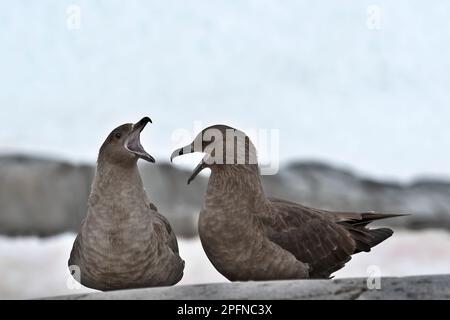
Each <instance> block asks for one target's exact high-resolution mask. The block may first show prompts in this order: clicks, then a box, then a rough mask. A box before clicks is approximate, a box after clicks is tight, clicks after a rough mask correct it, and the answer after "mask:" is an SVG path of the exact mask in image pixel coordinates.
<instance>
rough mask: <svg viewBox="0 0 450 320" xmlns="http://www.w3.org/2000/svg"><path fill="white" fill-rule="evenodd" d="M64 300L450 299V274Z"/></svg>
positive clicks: (123, 293)
mask: <svg viewBox="0 0 450 320" xmlns="http://www.w3.org/2000/svg"><path fill="white" fill-rule="evenodd" d="M48 299H63V300H96V299H101V300H113V299H139V300H141V299H164V300H166V299H167V300H172V299H174V300H197V299H198V300H208V299H210V300H216V299H217V300H222V299H224V300H228V299H244V300H245V299H256V300H274V299H306V300H310V299H326V300H349V299H352V300H359V299H363V300H379V299H386V300H392V299H414V300H416V299H446V300H447V299H450V275H435V276H414V277H402V278H381V279H380V289H369V288H368V286H367V279H365V278H349V279H338V280H293V281H268V282H234V283H212V284H199V285H187V286H175V287H161V288H147V289H135V290H123V291H111V292H96V293H89V294H81V295H70V296H60V297H52V298H48Z"/></svg>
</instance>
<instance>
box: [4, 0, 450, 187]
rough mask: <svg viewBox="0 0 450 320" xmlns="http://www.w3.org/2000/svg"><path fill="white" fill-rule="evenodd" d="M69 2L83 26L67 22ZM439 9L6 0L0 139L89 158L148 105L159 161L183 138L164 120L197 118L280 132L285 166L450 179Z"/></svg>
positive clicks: (447, 33) (444, 22)
mask: <svg viewBox="0 0 450 320" xmlns="http://www.w3.org/2000/svg"><path fill="white" fill-rule="evenodd" d="M72 4H75V5H78V6H79V8H80V10H81V11H80V12H81V15H80V29H71V28H68V26H67V24H68V22H69V26H70V21H72V20H70V19H69V18H70V17H71V15H70V14H68V13H67V12H66V11H67V9H68V8H69V5H72ZM371 5H376V6H377V8H379V10H380V14H379V22H378V23H374V22H373V21H374V17H375V18H376V16H373V14H372V13H371V10H370V8H371ZM449 9H450V3H449V2H448V1H446V0H436V1H432V3H429V2H425V1H421V0H398V1H389V0H385V1H365V0H347V1H329V0H317V1H313V2H312V3H311V1H306V0H283V1H278V0H271V1H269V0H239V1H229V0H220V1H218V0H193V1H182V0H159V1H155V0H153V1H143V0H141V1H127V2H126V4H125V3H124V2H123V1H118V0H98V1H87V0H86V1H56V0H41V1H26V0H18V1H1V2H0V43H1V50H0V70H1V72H0V87H1V90H0V119H2V127H1V128H0V130H1V131H0V150H3V152H5V151H7V150H11V151H15V150H20V151H27V152H39V153H44V154H46V155H47V154H52V155H55V156H57V157H65V158H67V159H70V160H72V161H79V160H91V161H93V160H95V157H96V154H97V150H98V146H99V144H100V143H101V142H102V141H103V139H104V137H105V135H106V134H107V133H109V132H110V130H111V128H112V127H114V126H116V125H118V124H121V123H124V122H130V121H136V119H140V117H142V116H143V115H149V116H150V117H151V118H152V119H153V120H154V124H153V126H152V127H151V129H150V130H148V132H146V134H145V137H144V138H145V139H144V143H146V144H147V145H149V149H150V150H149V151H150V152H151V153H153V155H154V156H155V157H156V158H157V159H158V160H160V161H164V160H167V159H168V157H169V155H170V153H171V151H172V150H173V148H174V147H178V146H179V144H176V143H175V142H174V141H173V140H172V139H171V137H172V133H173V132H174V130H176V129H178V128H186V129H190V130H192V126H193V122H194V121H196V120H198V121H201V123H203V124H204V125H207V124H210V123H227V124H230V125H233V126H236V127H239V128H241V129H248V128H263V129H270V128H275V129H280V135H281V145H280V148H281V150H280V158H281V160H282V161H285V162H286V161H288V160H290V159H297V158H299V157H302V158H320V159H326V160H328V161H332V162H335V163H338V164H342V165H346V166H351V167H352V168H354V169H356V170H359V171H362V172H365V173H367V174H371V175H374V176H377V177H378V176H383V177H392V178H402V179H409V178H411V177H413V176H416V175H423V174H427V175H446V176H447V177H448V176H450V166H449V165H448V164H449V160H450V127H449V125H448V119H449V118H450V91H449V84H450V59H449V57H450V45H449V43H450V19H449ZM368 11H369V12H368ZM69 13H70V12H69ZM68 19H69V20H68ZM375 20H377V19H375ZM377 26H379V29H377V28H376V27H377ZM69 139H70V140H69ZM179 161H180V162H181V161H186V163H190V162H189V160H184V159H180V160H179Z"/></svg>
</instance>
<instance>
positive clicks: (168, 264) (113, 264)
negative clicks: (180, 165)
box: [68, 118, 184, 290]
mask: <svg viewBox="0 0 450 320" xmlns="http://www.w3.org/2000/svg"><path fill="white" fill-rule="evenodd" d="M149 121H150V119H149V118H143V119H142V120H141V121H139V122H138V123H136V124H135V125H132V124H125V125H122V126H120V127H118V128H116V129H114V130H113V131H112V132H111V134H110V135H109V136H108V138H107V139H106V141H105V142H104V143H103V145H102V147H101V148H100V152H99V157H98V161H97V169H96V173H95V178H94V182H93V184H92V190H91V194H90V196H89V202H88V212H87V216H86V218H85V219H84V220H83V222H82V225H81V228H80V231H79V233H78V235H77V237H76V239H75V242H74V244H73V248H72V252H71V253H70V258H69V262H68V264H69V268H70V269H71V271H74V270H75V271H76V270H77V269H78V270H79V271H80V274H77V273H75V274H74V276H76V279H77V280H79V281H80V282H81V284H83V285H85V286H87V287H90V288H94V289H98V290H117V289H128V288H139V287H151V286H164V285H173V284H175V283H177V282H178V281H180V279H181V278H182V276H183V269H184V261H183V260H182V259H181V258H180V256H179V253H178V244H177V239H176V237H175V234H174V233H173V231H172V229H171V227H170V224H169V222H168V221H167V219H166V218H165V217H164V216H162V215H161V214H159V213H158V210H157V209H156V206H155V205H154V204H152V203H151V202H150V201H149V199H148V197H147V194H146V192H145V190H144V187H143V184H142V180H141V177H140V175H139V170H138V167H137V159H138V158H142V159H145V160H147V161H149V162H154V159H153V157H151V156H150V155H149V154H148V153H147V152H146V151H145V150H144V149H143V148H142V146H141V143H140V139H139V136H140V132H141V131H142V130H143V128H144V127H145V125H146V124H147V123H148V122H149ZM74 266H76V267H74Z"/></svg>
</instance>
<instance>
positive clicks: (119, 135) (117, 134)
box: [114, 132, 122, 139]
mask: <svg viewBox="0 0 450 320" xmlns="http://www.w3.org/2000/svg"><path fill="white" fill-rule="evenodd" d="M114 136H115V137H116V138H117V139H120V137H121V136H122V135H121V134H120V132H117V133H116V134H115V135H114Z"/></svg>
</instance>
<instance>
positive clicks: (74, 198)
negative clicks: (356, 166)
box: [0, 156, 450, 236]
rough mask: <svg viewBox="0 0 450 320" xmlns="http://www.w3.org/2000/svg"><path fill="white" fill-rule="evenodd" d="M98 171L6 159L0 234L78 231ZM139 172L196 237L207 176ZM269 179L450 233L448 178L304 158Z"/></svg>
mask: <svg viewBox="0 0 450 320" xmlns="http://www.w3.org/2000/svg"><path fill="white" fill-rule="evenodd" d="M93 173H94V168H93V165H73V164H68V163H65V162H62V161H57V160H51V159H38V158H32V157H26V156H0V234H7V235H29V234H36V235H42V236H46V235H52V234H57V233H60V232H65V231H77V230H78V227H79V225H80V222H81V220H82V219H83V217H84V216H85V214H86V202H87V197H88V194H89V190H90V185H91V181H92V177H93ZM141 174H142V176H143V180H144V184H145V185H146V188H147V191H148V193H149V195H150V197H151V199H152V200H153V201H154V202H155V204H156V205H157V207H158V208H159V210H160V211H161V212H162V213H163V214H164V215H166V216H167V217H168V219H169V220H170V222H171V223H172V225H173V227H174V229H175V231H176V233H177V234H178V235H180V236H193V235H195V234H196V232H197V216H198V212H199V211H200V207H201V204H202V203H203V196H204V193H205V190H206V184H207V178H205V177H203V176H198V177H197V178H196V179H195V180H194V181H193V182H192V183H191V184H190V185H189V186H187V185H186V181H187V179H188V177H189V175H190V172H188V171H185V170H180V169H177V167H176V166H173V165H171V164H167V163H166V164H165V163H162V164H142V165H141ZM263 184H264V188H265V190H266V193H267V194H268V195H269V196H277V197H281V198H283V199H286V200H291V201H296V202H301V203H303V204H305V205H309V206H313V207H318V208H323V209H330V210H340V211H346V210H348V211H365V210H367V211H372V210H373V211H379V212H385V213H409V214H412V216H409V217H406V218H398V219H390V220H386V221H383V224H384V225H387V226H400V227H406V228H425V227H437V228H446V229H449V230H450V182H443V181H436V180H434V181H431V180H428V181H427V180H420V181H415V182H412V183H410V184H399V183H393V182H381V181H374V180H369V179H366V178H363V177H360V176H357V175H355V174H353V173H352V172H350V171H348V170H342V169H338V168H335V167H331V166H327V165H324V164H320V163H312V162H309V163H305V162H303V163H301V162H298V163H292V164H291V165H289V166H286V167H283V168H281V169H280V172H279V173H278V174H277V175H274V176H265V177H263Z"/></svg>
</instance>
